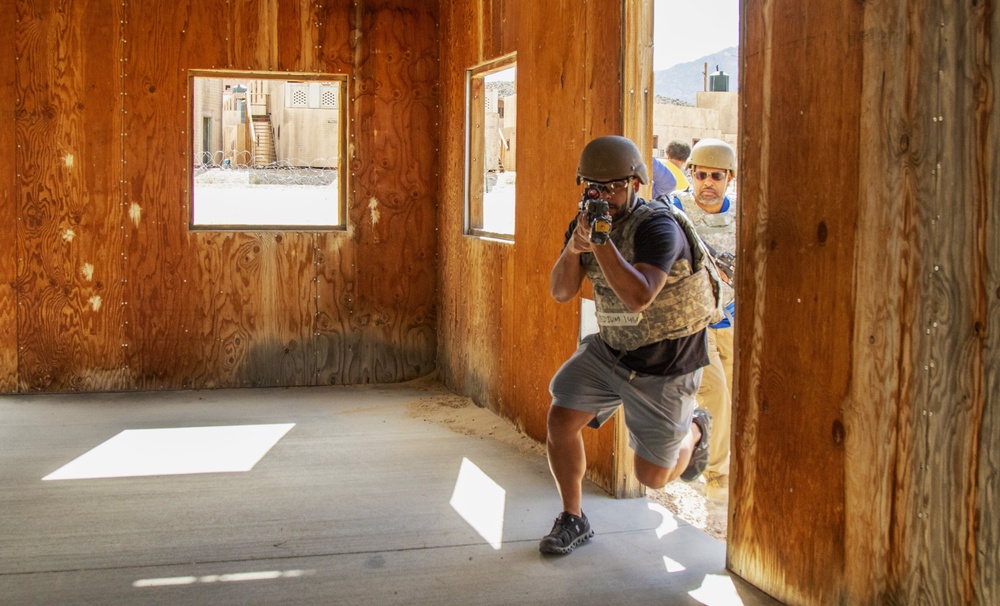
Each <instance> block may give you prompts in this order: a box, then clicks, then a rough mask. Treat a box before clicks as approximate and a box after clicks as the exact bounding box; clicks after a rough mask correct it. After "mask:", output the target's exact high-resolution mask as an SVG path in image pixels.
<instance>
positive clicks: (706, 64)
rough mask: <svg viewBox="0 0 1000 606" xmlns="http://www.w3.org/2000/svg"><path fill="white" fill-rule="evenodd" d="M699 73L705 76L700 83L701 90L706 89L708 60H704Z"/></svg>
mask: <svg viewBox="0 0 1000 606" xmlns="http://www.w3.org/2000/svg"><path fill="white" fill-rule="evenodd" d="M701 75H702V76H703V77H704V78H705V82H704V83H703V84H702V88H701V90H703V91H707V90H708V61H706V62H705V67H703V68H702V70H701Z"/></svg>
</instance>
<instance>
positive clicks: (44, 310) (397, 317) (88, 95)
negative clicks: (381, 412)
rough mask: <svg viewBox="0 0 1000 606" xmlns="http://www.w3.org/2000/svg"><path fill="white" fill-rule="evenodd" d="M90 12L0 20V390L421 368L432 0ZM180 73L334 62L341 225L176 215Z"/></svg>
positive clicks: (356, 379)
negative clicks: (194, 227) (268, 224)
mask: <svg viewBox="0 0 1000 606" xmlns="http://www.w3.org/2000/svg"><path fill="white" fill-rule="evenodd" d="M108 7H109V8H108V10H104V9H103V8H102V9H101V10H97V9H96V8H95V6H94V3H91V2H86V1H84V0H71V1H67V2H55V1H44V0H30V1H28V0H17V1H16V2H15V9H16V20H14V19H4V20H3V24H2V25H0V28H2V30H0V39H2V42H0V44H2V45H4V46H5V48H6V49H7V52H4V53H0V56H2V57H3V58H2V59H0V105H2V106H3V107H13V108H15V110H14V112H13V113H10V112H7V113H4V114H2V120H3V122H4V124H3V127H2V128H0V146H2V149H3V157H4V158H12V159H13V162H4V163H2V165H3V166H2V167H0V202H2V209H0V213H2V215H0V219H2V220H0V225H2V227H0V229H3V230H4V234H6V235H5V236H4V237H3V238H2V241H3V242H4V244H3V250H4V253H3V254H2V255H0V276H2V280H0V351H2V354H0V391H7V392H10V391H38V390H44V391H67V390H95V391H101V390H129V389H178V388H204V387H225V386H259V385H315V384H320V385H324V384H346V383H368V382H379V383H381V382H393V381H403V380H408V379H412V378H415V377H418V376H422V375H424V374H427V373H430V372H432V371H433V370H434V357H435V352H436V323H437V317H436V308H437V307H436V285H435V281H436V276H435V271H436V270H435V267H436V258H435V251H436V249H437V229H436V203H437V183H438V177H437V173H438V169H437V154H436V150H437V146H438V144H437V139H438V122H439V118H438V45H437V25H438V24H437V21H438V17H437V6H436V4H435V3H427V2H422V1H419V0H396V1H388V0H387V1H359V0H326V1H325V2H322V3H316V2H312V1H306V0H301V1H293V2H285V1H280V2H279V1H278V0H242V1H240V2H231V1H229V0H200V1H198V2H194V1H186V0H181V1H179V2H167V3H157V4H156V6H155V7H154V8H151V7H150V5H149V4H148V3H139V2H129V1H124V2H115V3H112V4H109V5H108ZM2 34H8V35H2ZM191 69H238V70H255V71H272V72H289V71H292V72H320V73H344V74H347V75H348V76H349V89H348V117H349V124H348V128H349V131H348V132H349V138H348V151H349V154H350V155H349V158H348V162H349V170H348V174H347V175H342V177H345V178H347V179H348V199H347V205H348V226H347V229H346V230H344V231H340V232H300V231H259V232H194V231H191V230H189V229H188V218H189V216H190V211H189V206H188V181H187V180H188V164H189V159H188V146H189V143H188V136H189V130H190V125H189V119H190V117H189V112H188V99H187V79H188V70H191ZM15 167H16V168H15ZM276 203H279V204H280V200H278V201H276Z"/></svg>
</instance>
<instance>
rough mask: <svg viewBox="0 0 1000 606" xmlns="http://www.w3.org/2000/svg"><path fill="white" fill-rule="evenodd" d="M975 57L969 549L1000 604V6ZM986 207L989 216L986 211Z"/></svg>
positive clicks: (987, 593) (984, 21) (988, 594)
mask: <svg viewBox="0 0 1000 606" xmlns="http://www.w3.org/2000/svg"><path fill="white" fill-rule="evenodd" d="M972 15H973V19H972V22H973V23H974V24H973V25H971V27H970V30H971V32H972V33H971V40H970V41H971V43H972V46H971V58H972V59H973V62H974V65H975V68H974V70H973V75H972V81H973V90H974V91H975V93H976V94H975V95H974V96H973V97H972V98H973V99H975V103H976V107H977V111H976V118H975V130H974V133H975V136H974V137H973V139H972V142H973V145H974V146H975V149H976V164H975V167H976V168H975V171H974V172H975V175H976V176H975V182H976V183H978V184H979V185H978V186H977V188H976V194H977V197H978V201H979V209H978V211H977V225H981V229H979V230H978V237H977V246H978V247H981V248H982V250H983V256H982V264H981V271H982V275H981V277H980V278H981V280H982V283H983V285H984V288H983V292H982V297H983V300H982V304H983V306H984V312H985V318H984V320H983V321H982V322H981V323H980V325H979V326H975V325H974V328H976V329H977V330H976V332H977V333H978V334H979V335H980V338H981V339H982V362H981V368H982V379H981V381H982V383H981V385H982V391H981V397H982V410H983V421H982V427H981V429H980V430H979V435H978V441H979V444H978V450H977V451H976V452H974V453H973V454H974V458H973V461H974V463H976V464H977V465H976V472H975V476H974V482H975V484H974V485H975V487H976V494H975V497H974V498H973V499H971V503H970V505H971V506H972V507H973V508H974V512H973V513H972V515H971V518H972V522H973V526H972V528H971V529H969V530H970V535H972V536H971V537H970V538H971V540H972V542H973V544H975V545H976V549H975V550H974V553H973V554H968V555H969V557H970V560H971V559H972V558H974V570H973V572H972V578H971V579H970V580H971V583H972V588H971V594H972V597H973V599H972V601H973V602H974V603H976V604H996V603H1000V566H998V565H997V557H996V554H997V551H998V550H1000V523H998V521H997V520H996V516H995V515H994V512H996V511H1000V474H998V473H997V470H998V469H1000V449H998V448H996V445H997V444H1000V406H998V405H997V402H998V400H1000V330H998V328H1000V154H997V153H996V152H995V150H996V146H997V142H998V141H1000V110H998V107H997V93H998V91H997V83H998V82H1000V60H998V59H997V58H998V56H1000V40H998V38H997V34H998V32H1000V11H998V10H996V9H995V8H993V9H992V10H991V11H987V10H986V7H985V6H982V7H981V8H980V9H979V10H973V12H972ZM983 211H985V216H984V214H983Z"/></svg>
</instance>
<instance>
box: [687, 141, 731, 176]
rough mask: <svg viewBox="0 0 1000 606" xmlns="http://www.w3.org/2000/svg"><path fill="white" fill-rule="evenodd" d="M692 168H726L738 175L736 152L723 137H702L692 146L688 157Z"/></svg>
mask: <svg viewBox="0 0 1000 606" xmlns="http://www.w3.org/2000/svg"><path fill="white" fill-rule="evenodd" d="M688 166H690V167H691V170H694V169H695V168H696V167H708V168H725V169H727V170H729V171H730V173H731V174H732V175H733V176H734V177H735V176H736V152H734V151H733V148H732V146H730V145H729V144H728V143H726V142H725V141H723V140H722V139H702V140H701V141H698V142H697V143H695V144H694V147H692V148H691V158H690V159H688Z"/></svg>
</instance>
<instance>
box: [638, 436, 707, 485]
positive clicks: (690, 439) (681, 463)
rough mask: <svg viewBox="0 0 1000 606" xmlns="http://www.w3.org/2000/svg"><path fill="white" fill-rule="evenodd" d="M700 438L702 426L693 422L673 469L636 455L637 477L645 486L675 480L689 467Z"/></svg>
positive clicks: (664, 483) (665, 483) (663, 483)
mask: <svg viewBox="0 0 1000 606" xmlns="http://www.w3.org/2000/svg"><path fill="white" fill-rule="evenodd" d="M700 439H701V428H700V427H698V425H697V424H695V423H691V429H690V430H689V431H688V434H687V436H686V437H685V438H684V441H683V442H681V449H680V451H679V452H678V453H677V463H676V464H675V465H674V466H673V468H672V469H667V468H666V467H660V466H659V465H656V464H654V463H650V462H649V461H647V460H646V459H644V458H642V457H640V456H639V455H635V459H634V461H635V477H636V479H638V480H639V481H640V482H641V483H642V484H643V485H644V486H648V487H650V488H663V487H664V486H666V485H667V484H669V483H670V482H673V481H674V480H676V479H677V478H679V477H681V474H682V473H684V470H685V469H687V466H688V463H689V462H690V461H691V453H692V452H694V446H695V444H697V443H698V440H700Z"/></svg>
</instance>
